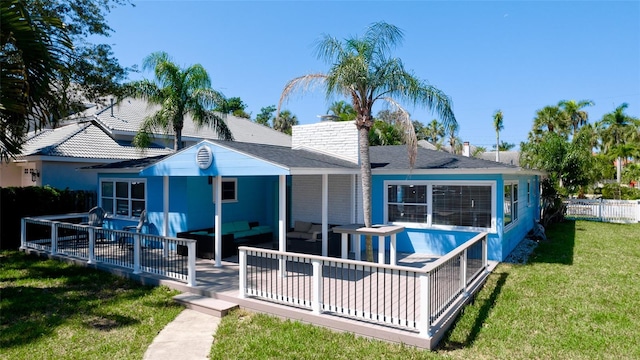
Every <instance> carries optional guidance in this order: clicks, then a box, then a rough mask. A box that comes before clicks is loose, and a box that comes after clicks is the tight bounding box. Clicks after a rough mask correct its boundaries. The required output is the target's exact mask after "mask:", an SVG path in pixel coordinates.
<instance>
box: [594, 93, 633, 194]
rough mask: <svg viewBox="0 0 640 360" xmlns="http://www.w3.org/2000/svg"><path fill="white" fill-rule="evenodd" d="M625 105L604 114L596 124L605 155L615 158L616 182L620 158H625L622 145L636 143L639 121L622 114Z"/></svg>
mask: <svg viewBox="0 0 640 360" xmlns="http://www.w3.org/2000/svg"><path fill="white" fill-rule="evenodd" d="M627 107H628V104H627V103H623V104H622V105H620V106H618V107H617V108H616V109H615V110H614V111H613V112H610V113H608V114H605V115H604V116H603V117H602V120H600V122H599V123H598V124H597V127H598V128H599V130H600V134H601V137H602V145H603V150H604V152H605V153H610V154H614V155H615V156H616V157H617V161H616V162H617V164H616V165H617V168H616V180H617V181H618V183H620V181H621V175H622V158H623V157H626V156H627V153H628V151H627V147H623V146H622V145H623V144H624V143H625V142H626V141H630V142H633V141H638V127H640V121H639V120H638V119H635V118H633V117H631V116H628V115H626V114H625V113H624V110H625V109H626V108H627Z"/></svg>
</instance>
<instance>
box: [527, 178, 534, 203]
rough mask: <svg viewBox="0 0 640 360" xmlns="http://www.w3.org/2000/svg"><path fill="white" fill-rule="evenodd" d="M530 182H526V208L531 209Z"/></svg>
mask: <svg viewBox="0 0 640 360" xmlns="http://www.w3.org/2000/svg"><path fill="white" fill-rule="evenodd" d="M532 203H533V202H532V201H531V180H527V207H531V204H532Z"/></svg>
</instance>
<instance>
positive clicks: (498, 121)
mask: <svg viewBox="0 0 640 360" xmlns="http://www.w3.org/2000/svg"><path fill="white" fill-rule="evenodd" d="M503 120H504V119H503V116H502V110H497V111H496V112H495V113H494V114H493V128H494V129H495V130H496V162H499V161H500V131H501V130H502V129H504V125H503Z"/></svg>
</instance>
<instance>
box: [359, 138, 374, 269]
mask: <svg viewBox="0 0 640 360" xmlns="http://www.w3.org/2000/svg"><path fill="white" fill-rule="evenodd" d="M358 150H359V152H360V175H361V176H360V177H361V178H362V213H363V216H364V226H365V227H371V225H372V223H371V160H370V157H369V129H367V127H365V126H361V127H359V128H358ZM365 249H366V254H367V261H370V262H373V241H372V240H371V236H367V237H366V245H365Z"/></svg>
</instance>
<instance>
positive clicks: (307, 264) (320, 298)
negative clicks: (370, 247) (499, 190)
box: [239, 233, 488, 337]
mask: <svg viewBox="0 0 640 360" xmlns="http://www.w3.org/2000/svg"><path fill="white" fill-rule="evenodd" d="M239 254H240V256H239V262H240V282H239V287H240V292H239V294H240V297H242V298H244V297H252V298H256V299H263V300H267V301H270V302H276V303H280V304H285V305H290V306H294V307H298V308H304V309H309V310H311V311H312V312H313V313H316V314H320V313H323V314H331V315H337V316H341V317H346V318H352V319H357V320H364V321H368V322H376V323H381V324H385V325H390V326H394V327H399V328H403V329H406V330H413V331H416V332H419V333H420V334H421V335H423V336H425V337H431V336H433V335H434V333H435V332H437V331H440V330H441V329H442V327H443V324H444V323H445V322H446V321H447V320H448V319H450V318H451V317H452V316H453V315H455V314H456V313H457V311H459V310H460V308H461V307H462V306H463V305H464V304H465V301H466V300H467V299H468V298H469V296H470V295H471V294H472V293H474V292H475V291H477V289H478V288H479V284H481V283H482V282H483V281H484V279H486V276H487V275H488V270H487V269H488V267H487V234H486V233H481V234H479V235H477V236H475V237H474V238H473V239H471V240H469V241H467V242H466V243H464V244H463V245H461V246H459V247H457V248H456V249H454V250H453V251H452V252H450V253H449V254H447V255H445V256H443V257H441V258H440V259H438V260H436V261H434V262H433V263H429V264H427V265H426V266H424V267H422V268H417V267H408V266H392V265H386V264H375V263H370V262H363V261H355V260H348V259H338V258H327V257H321V256H315V255H306V254H295V253H289V252H280V251H275V250H266V249H258V248H250V247H240V248H239Z"/></svg>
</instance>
